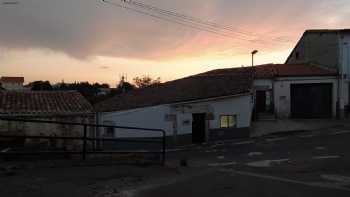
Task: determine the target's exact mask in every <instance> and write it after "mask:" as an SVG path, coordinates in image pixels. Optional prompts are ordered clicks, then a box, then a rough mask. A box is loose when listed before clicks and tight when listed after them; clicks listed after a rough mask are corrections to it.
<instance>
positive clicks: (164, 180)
mask: <svg viewBox="0 0 350 197" xmlns="http://www.w3.org/2000/svg"><path fill="white" fill-rule="evenodd" d="M349 142H350V129H346V128H332V129H328V130H322V131H321V130H320V131H315V132H307V133H295V134H292V135H284V136H268V137H264V138H257V139H245V140H233V141H225V142H219V143H216V144H206V145H199V146H191V147H186V148H183V149H177V150H176V151H169V152H168V154H167V166H166V167H161V166H141V167H136V166H135V167H133V166H118V165H106V166H104V165H101V166H85V167H84V166H79V165H78V166H75V167H71V166H69V165H63V166H65V167H61V165H60V163H56V162H53V163H51V161H48V162H49V164H50V165H48V166H46V167H44V168H42V167H40V166H41V165H42V162H39V161H38V164H39V165H38V166H37V164H35V163H31V162H29V164H28V166H27V164H26V165H24V166H22V164H7V163H1V162H0V196H1V197H2V196H4V197H5V196H6V197H7V196H11V197H12V196H29V197H31V196H33V197H34V196H35V197H36V196H87V197H90V196H91V197H107V196H108V197H109V196H123V197H128V196H138V197H148V196H149V197H158V196H159V197H160V196H161V197H164V196H169V197H171V196H176V197H179V196H202V197H206V196H242V197H255V196H259V197H265V196H266V197H274V196H276V197H280V196H283V197H284V196H285V197H303V196H319V197H326V196H332V197H338V196H340V197H342V196H350V143H349ZM183 159H186V160H187V161H188V166H187V167H179V163H180V162H179V161H180V160H183ZM7 165H10V166H16V168H15V169H14V174H10V175H8V174H6V173H4V171H3V170H1V169H2V168H1V166H5V167H6V166H7ZM25 166H26V167H25Z"/></svg>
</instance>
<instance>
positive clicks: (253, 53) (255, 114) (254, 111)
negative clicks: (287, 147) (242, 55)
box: [251, 50, 258, 121]
mask: <svg viewBox="0 0 350 197" xmlns="http://www.w3.org/2000/svg"><path fill="white" fill-rule="evenodd" d="M257 53H258V50H254V51H252V52H251V54H252V76H251V77H252V83H254V74H255V72H254V55H255V54H257ZM255 97H256V95H255V90H254V91H253V97H252V99H253V106H254V109H253V119H254V121H255V120H256V119H257V112H256V101H255Z"/></svg>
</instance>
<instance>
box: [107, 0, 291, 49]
mask: <svg viewBox="0 0 350 197" xmlns="http://www.w3.org/2000/svg"><path fill="white" fill-rule="evenodd" d="M102 2H104V3H107V4H110V5H113V6H116V7H119V8H123V9H126V10H129V11H133V12H136V13H139V14H143V15H147V16H150V17H153V18H156V19H159V20H163V21H167V22H172V23H176V24H178V25H182V26H186V27H189V28H192V29H196V30H200V31H205V32H209V33H213V34H216V35H220V36H224V37H228V38H231V39H236V40H242V41H247V42H250V43H253V44H260V45H264V46H265V45H266V43H267V41H265V40H261V39H248V38H242V37H241V36H233V35H230V34H228V32H231V33H235V34H244V33H242V32H238V31H236V30H233V29H232V28H230V27H229V26H224V27H222V26H221V25H219V24H217V23H213V22H210V21H203V20H201V19H199V18H195V17H192V16H188V15H184V14H180V13H177V12H175V11H169V10H165V9H161V8H158V7H155V6H152V5H148V4H144V3H140V2H137V1H134V0H121V2H122V4H127V5H131V6H133V7H130V6H126V5H122V4H120V3H116V2H114V1H110V0H102ZM135 7H137V8H135ZM140 9H142V10H140ZM223 31H224V32H223ZM246 36H249V35H247V34H246ZM251 36H253V35H251ZM254 36H255V37H256V35H254ZM269 42H275V43H284V44H285V43H286V42H281V41H279V40H276V39H275V40H274V39H271V40H270V41H269Z"/></svg>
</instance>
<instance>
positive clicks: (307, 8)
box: [0, 0, 350, 86]
mask: <svg viewBox="0 0 350 197" xmlns="http://www.w3.org/2000/svg"><path fill="white" fill-rule="evenodd" d="M9 1H16V2H18V3H17V4H15V5H11V4H6V3H5V4H4V2H9ZM108 1H109V3H103V2H101V0H59V1H58V0H0V2H1V4H0V76H23V77H25V81H26V82H30V81H34V80H49V81H51V82H52V83H56V82H60V81H62V80H64V81H65V82H74V81H89V82H99V83H109V84H110V85H111V86H115V85H116V83H117V82H118V81H119V80H120V77H121V76H122V75H126V76H127V78H128V80H129V81H132V79H133V78H134V77H136V76H143V75H148V76H151V77H154V78H156V77H160V78H161V80H162V81H168V80H173V79H177V78H181V77H185V76H189V75H191V74H196V73H200V72H204V71H208V70H213V69H217V68H227V67H235V66H249V65H250V64H251V56H250V52H251V51H252V50H255V49H256V50H259V53H258V54H257V55H256V56H255V63H256V64H264V63H284V61H285V60H286V58H287V56H288V55H289V53H290V51H291V50H292V49H293V47H294V46H295V44H296V43H297V41H298V40H299V39H300V37H301V35H302V34H303V32H304V31H305V30H306V29H315V28H321V29H325V28H349V26H350V20H348V19H349V18H350V2H349V1H348V0H332V1H329V0H284V1H281V0H263V1H262V0H191V1H188V0H176V1H174V0H137V1H135V0H134V2H137V3H144V4H148V5H152V6H156V7H158V8H162V9H165V10H169V11H173V12H176V13H179V14H182V15H186V16H187V17H194V18H196V19H200V20H201V21H207V22H211V23H215V25H219V26H220V27H221V29H220V30H219V31H220V32H219V34H218V33H213V32H208V31H204V30H203V28H202V26H198V24H195V25H192V23H191V25H188V24H187V25H183V24H178V23H175V22H174V21H171V20H164V15H161V17H162V19H160V18H159V17H158V18H156V17H152V16H154V15H155V13H152V12H149V10H148V11H147V10H142V9H141V11H142V12H145V11H146V12H147V14H144V13H140V12H135V11H133V10H131V9H125V8H122V7H118V6H117V5H122V6H129V8H132V9H135V8H137V7H135V6H134V5H132V4H130V3H129V4H128V3H123V2H122V1H121V0H108ZM127 1H130V0H127ZM131 1H133V0H131ZM150 15H152V16H150ZM193 26H195V27H197V28H193ZM198 27H201V28H198ZM223 27H224V28H226V29H224V28H223ZM228 28H229V31H228ZM207 30H208V29H207ZM215 31H216V30H215Z"/></svg>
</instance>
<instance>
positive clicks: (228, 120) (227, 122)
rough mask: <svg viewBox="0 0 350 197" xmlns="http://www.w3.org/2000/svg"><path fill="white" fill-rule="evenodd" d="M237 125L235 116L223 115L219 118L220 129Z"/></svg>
mask: <svg viewBox="0 0 350 197" xmlns="http://www.w3.org/2000/svg"><path fill="white" fill-rule="evenodd" d="M236 125H237V116H236V115H223V116H220V128H232V127H236Z"/></svg>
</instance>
